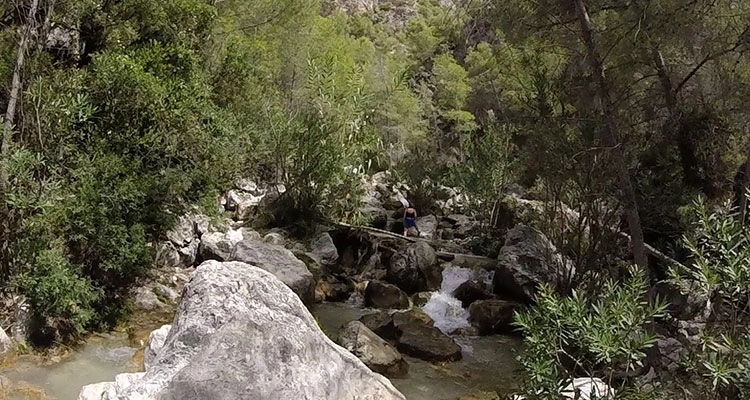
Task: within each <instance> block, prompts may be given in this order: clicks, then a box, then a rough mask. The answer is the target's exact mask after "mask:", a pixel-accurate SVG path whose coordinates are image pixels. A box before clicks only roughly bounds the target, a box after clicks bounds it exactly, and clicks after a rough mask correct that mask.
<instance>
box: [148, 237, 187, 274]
mask: <svg viewBox="0 0 750 400" xmlns="http://www.w3.org/2000/svg"><path fill="white" fill-rule="evenodd" d="M154 263H155V264H156V266H157V267H165V268H178V267H181V266H183V264H182V256H181V254H180V252H179V251H178V250H177V249H176V248H175V247H174V245H173V244H172V242H162V243H160V244H159V245H158V247H157V250H156V258H155V260H154Z"/></svg>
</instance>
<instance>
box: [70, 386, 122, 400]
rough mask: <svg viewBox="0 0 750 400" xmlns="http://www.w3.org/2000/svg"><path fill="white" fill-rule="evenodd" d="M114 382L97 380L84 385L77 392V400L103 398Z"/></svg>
mask: <svg viewBox="0 0 750 400" xmlns="http://www.w3.org/2000/svg"><path fill="white" fill-rule="evenodd" d="M113 384H114V382H99V383H94V384H91V385H86V386H84V387H83V388H81V391H80V392H79V393H78V400H103V399H106V398H107V391H108V390H109V388H110V387H112V385H113Z"/></svg>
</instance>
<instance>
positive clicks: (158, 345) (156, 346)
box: [143, 325, 172, 370]
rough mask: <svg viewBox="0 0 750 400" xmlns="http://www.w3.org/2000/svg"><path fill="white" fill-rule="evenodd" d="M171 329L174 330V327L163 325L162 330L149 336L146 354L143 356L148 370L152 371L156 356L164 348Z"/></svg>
mask: <svg viewBox="0 0 750 400" xmlns="http://www.w3.org/2000/svg"><path fill="white" fill-rule="evenodd" d="M170 329H172V325H162V327H161V328H159V329H157V330H155V331H152V332H151V334H150V335H149V336H148V344H147V345H146V352H145V353H144V354H143V365H144V368H145V369H146V370H148V369H151V366H152V364H153V362H154V360H155V359H156V356H157V355H158V354H159V351H160V350H161V349H162V347H164V343H165V342H166V341H167V335H168V334H169V330H170Z"/></svg>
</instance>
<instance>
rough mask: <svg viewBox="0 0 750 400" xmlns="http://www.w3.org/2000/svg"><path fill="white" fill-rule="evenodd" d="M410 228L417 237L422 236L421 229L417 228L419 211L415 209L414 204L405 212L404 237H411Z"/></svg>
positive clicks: (410, 203)
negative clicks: (415, 232)
mask: <svg viewBox="0 0 750 400" xmlns="http://www.w3.org/2000/svg"><path fill="white" fill-rule="evenodd" d="M410 228H414V229H415V230H416V231H417V236H420V232H419V228H417V210H416V209H414V204H412V202H409V207H406V210H404V236H409V229H410Z"/></svg>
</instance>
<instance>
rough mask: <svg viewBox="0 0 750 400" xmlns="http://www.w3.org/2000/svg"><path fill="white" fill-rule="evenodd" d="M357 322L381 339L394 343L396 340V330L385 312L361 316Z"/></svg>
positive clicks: (390, 316)
mask: <svg viewBox="0 0 750 400" xmlns="http://www.w3.org/2000/svg"><path fill="white" fill-rule="evenodd" d="M359 322H361V323H362V324H363V325H365V326H366V327H367V328H368V329H369V330H371V331H373V332H375V333H376V334H377V335H378V336H380V337H381V338H383V339H386V340H391V341H395V340H396V339H397V338H398V330H397V329H396V326H395V325H394V324H393V316H392V315H391V314H390V313H388V312H387V311H379V312H374V313H372V314H366V315H363V316H362V317H360V318H359Z"/></svg>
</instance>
